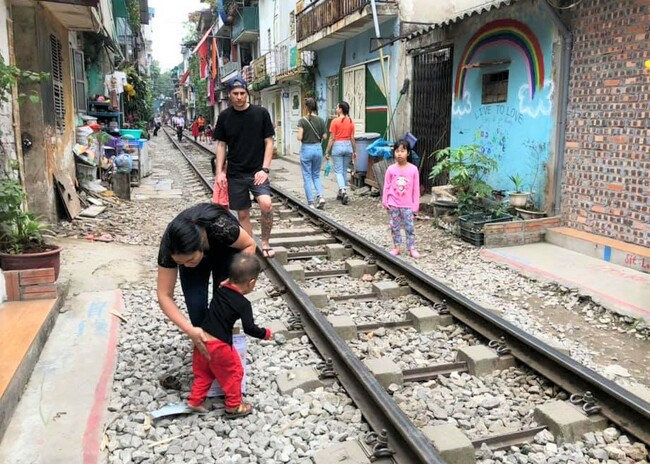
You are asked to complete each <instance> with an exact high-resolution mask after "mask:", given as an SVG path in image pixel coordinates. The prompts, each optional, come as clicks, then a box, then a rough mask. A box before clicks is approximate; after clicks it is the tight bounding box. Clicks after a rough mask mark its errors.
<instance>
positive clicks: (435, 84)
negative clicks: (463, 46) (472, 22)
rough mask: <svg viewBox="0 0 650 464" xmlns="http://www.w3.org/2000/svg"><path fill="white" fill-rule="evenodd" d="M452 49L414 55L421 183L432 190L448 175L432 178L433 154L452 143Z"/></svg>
mask: <svg viewBox="0 0 650 464" xmlns="http://www.w3.org/2000/svg"><path fill="white" fill-rule="evenodd" d="M451 78H452V49H451V48H445V49H442V50H435V51H429V52H424V53H420V54H418V55H415V56H414V57H413V102H412V108H413V111H412V114H413V120H412V124H411V127H412V129H411V132H412V133H413V135H415V136H416V137H417V139H418V143H417V150H416V151H417V153H418V154H419V155H420V185H422V186H423V187H424V189H425V190H424V191H425V193H429V192H430V190H431V187H432V186H434V185H441V184H445V183H446V182H447V179H441V178H437V179H435V181H434V180H430V179H429V172H430V171H431V168H432V167H433V166H434V164H435V159H434V158H433V157H432V156H430V155H431V153H433V152H434V151H436V150H439V149H440V148H446V147H448V146H449V141H450V130H451V93H452V82H451Z"/></svg>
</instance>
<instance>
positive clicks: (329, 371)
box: [316, 358, 336, 380]
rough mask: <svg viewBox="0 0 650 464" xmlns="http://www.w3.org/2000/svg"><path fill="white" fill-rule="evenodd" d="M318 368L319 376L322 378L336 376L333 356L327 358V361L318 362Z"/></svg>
mask: <svg viewBox="0 0 650 464" xmlns="http://www.w3.org/2000/svg"><path fill="white" fill-rule="evenodd" d="M316 370H317V371H318V378H319V379H321V380H322V379H333V378H336V372H335V371H334V363H333V362H332V358H327V359H325V361H322V362H319V363H318V364H316Z"/></svg>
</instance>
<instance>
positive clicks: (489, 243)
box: [483, 216, 560, 248]
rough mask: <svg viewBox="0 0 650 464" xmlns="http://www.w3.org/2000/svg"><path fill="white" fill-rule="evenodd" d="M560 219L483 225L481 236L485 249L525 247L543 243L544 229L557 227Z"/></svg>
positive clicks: (554, 217)
mask: <svg viewBox="0 0 650 464" xmlns="http://www.w3.org/2000/svg"><path fill="white" fill-rule="evenodd" d="M559 225H560V217H559V216H553V217H547V218H542V219H528V220H526V221H513V222H497V223H494V224H485V225H484V226H483V234H484V237H485V246H486V247H487V248H496V247H507V246H515V245H526V244H528V243H537V242H542V241H544V236H545V234H546V229H549V228H551V227H559Z"/></svg>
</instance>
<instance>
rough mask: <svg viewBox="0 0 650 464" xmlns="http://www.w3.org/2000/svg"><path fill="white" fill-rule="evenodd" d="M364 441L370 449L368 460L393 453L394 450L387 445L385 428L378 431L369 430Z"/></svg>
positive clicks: (374, 459)
mask: <svg viewBox="0 0 650 464" xmlns="http://www.w3.org/2000/svg"><path fill="white" fill-rule="evenodd" d="M364 441H365V442H366V444H367V445H368V446H370V447H371V449H372V456H371V457H370V462H374V461H376V460H377V459H381V458H389V457H391V456H392V455H394V454H395V450H393V449H391V448H390V447H389V446H388V432H387V431H386V430H385V429H383V430H382V431H381V432H380V433H376V432H369V433H368V434H366V436H365V438H364Z"/></svg>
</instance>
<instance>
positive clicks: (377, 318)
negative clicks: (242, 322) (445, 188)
mask: <svg viewBox="0 0 650 464" xmlns="http://www.w3.org/2000/svg"><path fill="white" fill-rule="evenodd" d="M166 133H167V132H166ZM168 136H169V134H168ZM170 139H171V140H172V142H174V144H175V145H176V147H177V148H179V150H181V151H182V152H183V154H184V156H185V157H186V159H187V160H188V162H189V163H190V165H191V166H192V169H193V170H194V171H195V172H196V174H197V175H198V176H199V177H201V178H202V179H203V180H202V183H203V184H204V185H205V186H206V188H208V189H211V188H212V176H211V170H210V163H209V159H210V157H211V156H212V153H211V152H209V151H208V150H207V149H205V148H204V147H203V146H201V145H200V144H195V143H194V142H192V141H191V139H189V138H187V140H188V141H189V142H190V143H189V144H188V143H185V144H183V145H182V146H181V145H179V144H178V143H177V142H176V140H174V139H173V138H171V137H170ZM208 173H209V174H208ZM206 174H208V175H207V176H206ZM274 193H275V195H276V198H279V199H280V200H279V202H278V201H276V202H275V203H274V208H275V211H276V216H278V217H279V219H280V220H279V221H278V223H277V224H276V227H275V229H274V235H273V236H272V239H271V245H272V246H273V247H274V248H275V249H276V250H277V252H278V253H277V257H276V259H271V260H268V266H267V269H266V273H267V275H268V277H269V278H270V280H271V281H272V282H273V283H274V285H275V291H274V294H272V295H270V296H272V297H275V298H282V299H283V300H284V301H285V302H286V303H287V305H288V306H289V307H290V308H291V310H292V311H294V312H295V314H296V316H297V317H296V318H295V320H293V321H287V322H285V327H284V328H285V329H286V330H285V331H284V332H285V334H286V335H287V336H297V335H299V334H302V333H306V334H307V335H308V337H309V339H310V341H311V342H312V343H313V345H314V346H315V347H316V349H317V351H318V352H319V353H320V355H321V356H322V357H323V360H324V362H323V365H322V366H321V369H320V370H318V371H317V373H316V377H317V380H319V381H323V382H326V379H327V378H328V377H332V376H334V377H336V378H337V379H338V381H339V382H340V383H341V384H342V385H343V386H344V388H345V389H346V391H347V393H348V395H349V396H350V397H351V399H352V400H353V401H354V403H355V404H356V405H357V407H358V408H359V409H360V410H361V411H362V414H363V417H364V418H365V420H366V421H367V422H368V424H369V425H370V427H371V429H372V430H374V431H375V432H376V434H374V435H371V436H370V438H368V439H367V440H362V443H361V444H360V445H359V446H360V448H361V449H362V450H363V453H365V454H366V455H367V456H369V457H370V459H383V460H381V461H379V462H395V463H398V464H402V463H416V462H417V463H427V464H428V463H432V464H433V463H443V462H447V461H448V459H449V458H448V457H449V456H450V455H449V454H447V455H445V456H444V457H443V455H442V454H441V453H440V452H439V451H437V449H436V448H435V447H434V446H432V440H433V441H434V442H436V444H437V446H438V448H439V447H440V442H438V441H436V435H440V433H443V432H444V430H443V429H427V426H426V424H427V422H429V421H430V422H432V423H437V424H440V423H445V422H447V421H449V418H448V417H445V416H446V414H447V413H446V412H445V411H444V406H445V405H444V404H441V405H438V406H436V405H435V404H433V405H431V404H430V403H435V402H436V401H435V400H436V398H437V390H440V389H443V390H444V389H446V390H449V391H451V393H450V394H449V395H447V402H452V403H453V402H458V401H461V400H460V399H459V396H456V393H455V392H454V388H456V387H457V389H462V388H463V386H464V385H465V384H476V385H479V389H478V390H477V391H480V393H477V394H476V395H475V396H477V397H481V398H483V399H484V401H483V402H482V403H481V404H478V405H474V409H472V408H469V410H470V411H475V414H476V415H475V416H472V414H471V413H470V414H469V415H468V414H465V413H463V414H461V415H460V416H468V417H455V416H456V415H458V414H452V415H450V416H451V417H453V422H454V423H455V424H456V425H457V428H459V429H461V430H462V431H463V432H464V433H465V435H467V436H468V437H469V438H470V440H471V441H470V442H471V446H472V447H473V448H474V449H475V450H485V448H486V447H488V448H490V449H491V450H508V449H510V448H511V447H513V446H516V445H522V444H524V443H530V442H531V441H532V440H533V438H534V437H535V435H537V434H538V433H539V432H540V431H542V430H544V429H545V428H549V429H550V430H551V431H552V432H553V433H554V434H555V435H556V436H560V437H561V438H563V439H564V440H566V441H571V440H573V441H575V440H578V439H580V438H581V435H582V433H584V432H585V431H588V430H587V429H589V428H593V429H597V428H601V429H602V428H603V427H604V426H605V423H606V422H607V421H609V422H611V423H613V424H615V425H616V426H617V427H618V428H620V429H622V430H624V431H625V432H626V433H628V434H630V435H632V436H634V437H637V438H638V439H639V440H640V441H641V442H643V443H645V444H650V426H649V424H650V404H649V403H648V402H647V401H644V400H643V399H641V398H639V397H637V396H636V395H634V394H633V393H631V392H629V391H628V390H626V389H624V388H622V387H620V386H618V385H617V384H615V383H613V382H611V381H609V380H607V379H605V378H604V377H602V376H601V375H599V374H597V373H596V372H594V371H592V370H591V369H589V368H586V367H585V366H582V365H581V364H579V363H577V362H576V361H574V360H573V359H571V358H570V357H569V356H568V355H567V354H565V353H563V352H561V351H560V350H558V349H556V348H554V347H552V346H550V345H549V344H548V343H545V342H544V341H541V340H539V339H537V338H535V337H532V336H530V335H529V334H527V333H525V332H524V331H522V330H521V329H519V328H518V327H516V326H514V325H513V324H511V323H509V322H507V321H506V320H504V319H502V318H501V317H499V316H497V315H495V314H494V313H492V312H490V311H489V310H487V309H485V308H483V307H481V306H480V305H478V304H476V303H475V302H473V301H470V300H468V299H467V298H465V297H463V296H462V295H461V294H459V293H457V292H455V291H453V290H452V289H450V288H448V287H446V286H445V285H443V284H441V283H440V282H438V281H436V280H434V279H432V278H431V277H429V276H428V275H426V274H424V273H423V272H422V271H420V270H419V269H417V268H415V267H413V266H411V265H410V264H408V263H407V262H405V261H402V260H400V259H398V258H395V257H393V256H391V255H390V254H389V253H388V252H387V251H385V250H384V249H382V248H380V247H377V246H376V245H374V244H373V243H369V242H368V241H366V240H365V239H363V238H361V237H359V236H358V235H356V234H355V233H354V232H352V231H351V230H349V229H346V228H344V227H342V226H341V225H339V224H337V223H336V222H334V221H333V220H331V219H330V218H329V217H328V216H326V215H325V214H323V213H322V212H320V211H317V210H314V209H311V208H306V207H305V206H304V205H303V204H302V203H301V201H300V200H299V199H298V198H295V197H293V196H292V195H289V194H287V193H286V192H283V191H281V190H278V189H275V188H274ZM380 334H381V335H380ZM441 334H442V335H441ZM444 334H449V336H448V337H447V336H443V335H444ZM384 338H387V339H389V340H390V339H392V340H399V345H400V346H402V347H407V349H402V351H400V350H393V351H391V349H390V347H389V346H387V345H390V343H383V342H380V341H378V340H384ZM432 340H433V341H432ZM436 340H442V343H436ZM396 344H397V343H396ZM413 346H415V347H420V346H422V347H423V349H417V350H413V349H411V351H408V347H413ZM393 359H396V360H397V361H396V362H395V361H393ZM515 366H516V367H515ZM522 366H524V367H522ZM531 371H532V372H531ZM512 372H515V376H519V377H522V376H524V377H525V378H526V381H527V382H528V383H531V382H532V383H534V384H535V385H536V386H539V388H536V390H532V389H531V391H537V390H539V391H540V393H539V394H533V395H530V396H529V397H528V398H527V399H526V401H527V402H526V407H524V408H520V409H522V410H521V411H518V412H507V411H509V410H510V409H512V410H515V409H516V405H515V403H516V402H515V401H514V399H513V398H509V397H508V395H505V396H503V395H500V392H499V391H498V389H504V388H507V387H504V384H503V383H499V378H500V377H501V378H503V377H508V376H509V375H510V374H511V373H512ZM533 372H534V374H533ZM291 375H292V374H288V377H289V378H290V377H291ZM293 375H294V377H295V376H296V374H295V373H294V374H293ZM485 379H490V380H485ZM290 383H291V382H289V384H290ZM413 385H415V386H416V387H413ZM442 387H444V388H442ZM287 388H289V387H287ZM468 388H469V387H468ZM481 388H483V389H484V390H485V389H486V390H490V389H491V388H492V391H491V392H490V393H485V392H484V391H483V390H481ZM446 390H445V391H446ZM475 390H476V389H475ZM412 391H417V395H419V396H421V397H422V402H423V403H424V404H425V405H426V407H427V408H429V409H431V410H432V411H428V412H432V414H428V413H427V414H423V413H422V411H417V410H416V411H413V410H409V409H408V408H406V410H405V408H402V407H400V404H399V403H400V401H399V400H400V399H403V398H405V397H406V396H408V395H410V394H411V393H412ZM501 393H504V392H503V391H502V392H501ZM486 398H487V400H485V399H486ZM495 398H496V399H498V400H499V401H496V400H495ZM491 399H492V400H494V401H492V403H491V404H490V400H491ZM495 401H496V402H495ZM470 402H471V401H470ZM401 403H402V404H405V402H404V401H402V402H401ZM569 403H572V404H569ZM567 408H568V409H567ZM579 409H582V414H583V416H584V418H585V421H584V422H583V425H582V426H578V427H577V428H576V429H572V430H574V431H575V430H582V432H580V434H579V435H578V436H575V435H572V433H577V432H568V431H567V430H568V429H567V430H562V428H561V427H560V426H559V425H558V423H557V422H556V421H557V420H559V421H560V422H561V421H563V420H568V419H567V417H566V416H567V413H568V414H569V415H571V414H573V412H574V411H575V412H576V413H577V414H579V412H578V410H579ZM451 410H452V412H453V408H451ZM493 410H500V411H502V412H503V411H506V412H505V413H504V414H505V415H506V416H507V418H508V421H504V422H508V423H507V424H504V427H501V428H500V427H496V428H494V429H493V430H488V429H487V428H485V427H480V426H479V425H477V424H479V423H480V422H481V418H480V416H482V415H486V414H491V413H490V411H493ZM558 410H560V411H562V412H560V413H557V411H558ZM441 411H442V412H441ZM553 411H556V413H554V412H553ZM477 417H479V418H478V419H477ZM433 419H437V420H433ZM475 419H476V420H475ZM580 427H583V428H582V429H581V428H580ZM585 427H586V428H585ZM445 433H446V432H445ZM562 435H564V437H562ZM443 454H444V452H443ZM452 459H454V458H452ZM324 462H325V461H324Z"/></svg>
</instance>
